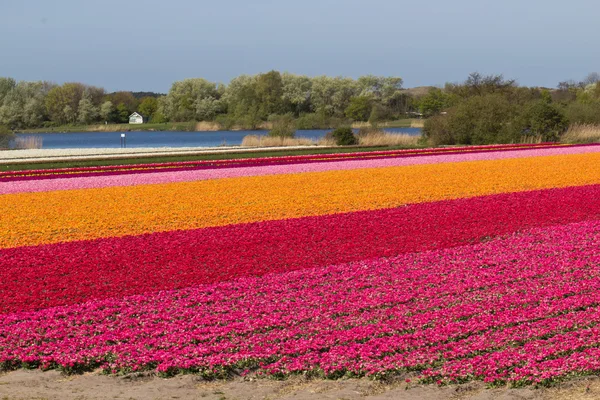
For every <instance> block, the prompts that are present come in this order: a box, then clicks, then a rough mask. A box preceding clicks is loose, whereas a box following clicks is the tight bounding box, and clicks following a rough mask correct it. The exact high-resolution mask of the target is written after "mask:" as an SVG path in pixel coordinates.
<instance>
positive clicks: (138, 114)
mask: <svg viewBox="0 0 600 400" xmlns="http://www.w3.org/2000/svg"><path fill="white" fill-rule="evenodd" d="M136 115H137V116H139V117H142V118H144V116H143V115H142V114H140V113H138V112H134V113H133V114H131V115H130V116H129V118H131V117H133V116H136Z"/></svg>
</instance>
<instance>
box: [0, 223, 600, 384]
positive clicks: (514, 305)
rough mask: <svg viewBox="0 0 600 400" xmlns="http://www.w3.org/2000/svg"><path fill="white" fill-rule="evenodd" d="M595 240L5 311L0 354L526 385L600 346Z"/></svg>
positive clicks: (475, 249)
mask: <svg viewBox="0 0 600 400" xmlns="http://www.w3.org/2000/svg"><path fill="white" fill-rule="evenodd" d="M599 241H600V221H587V222H581V223H576V224H570V225H564V226H555V227H548V228H543V229H534V230H531V231H528V232H523V233H520V234H515V235H512V236H509V237H507V238H504V239H495V240H492V241H489V242H486V243H482V244H476V245H470V246H464V247H458V248H451V249H441V250H434V251H429V252H423V253H411V254H405V255H401V256H397V257H393V258H389V259H374V260H371V261H365V262H356V263H351V264H341V265H337V266H330V267H327V268H318V269H305V270H300V271H294V272H287V273H282V274H276V275H266V276H264V277H262V278H240V279H236V280H233V281H229V282H222V283H218V284H210V285H201V286H198V287H193V288H188V289H180V290H175V291H165V292H160V293H156V294H146V295H137V296H132V297H129V298H125V299H106V300H93V301H90V302H87V303H83V304H79V305H73V306H65V307H57V308H51V309H46V310H41V311H35V312H18V313H13V314H5V315H2V316H0V326H1V327H2V328H1V329H0V363H2V364H3V365H4V366H5V368H10V367H14V366H17V365H21V364H23V363H25V364H27V365H39V366H41V367H45V368H49V367H56V366H60V367H63V368H65V369H86V368H95V367H98V366H100V367H103V368H105V369H107V370H113V371H117V370H122V371H129V370H138V369H147V368H157V369H158V370H159V371H161V372H165V373H172V372H176V371H178V370H191V371H202V372H204V373H207V374H219V373H223V372H226V371H229V370H231V369H241V370H244V369H257V370H258V371H260V372H262V373H266V374H288V373H293V372H297V371H317V370H318V371H322V372H323V373H325V374H329V375H332V376H336V375H339V374H344V373H351V374H359V375H360V374H384V373H387V372H390V371H397V370H399V369H415V368H416V369H425V373H424V375H425V376H427V377H430V378H432V379H442V380H446V379H447V380H460V379H471V378H477V379H487V380H494V381H495V380H519V381H523V380H524V381H536V380H538V379H542V378H541V377H542V374H543V370H542V369H540V367H539V365H541V364H540V363H543V362H547V361H548V359H550V358H553V357H556V358H560V357H565V356H568V355H569V354H571V355H573V354H577V353H578V352H580V351H581V350H585V349H590V348H594V347H595V346H597V345H598V344H600V337H599V336H598V335H597V334H596V333H597V332H596V331H598V329H597V328H595V327H594V326H595V324H596V321H598V318H599V317H600V308H598V305H599V304H600V294H599V293H600V253H599V252H598V243H599ZM587 328H589V329H587ZM573 357H574V356H573ZM571 360H572V361H571V365H573V366H574V367H573V368H574V369H571V370H569V369H565V370H563V371H562V372H561V373H560V374H558V375H561V376H562V375H565V374H569V373H572V372H586V371H580V369H581V368H580V366H581V362H576V359H575V358H572V359H571ZM536 368H537V369H536ZM536 371H537V372H536ZM558 375H557V376H558ZM544 379H545V378H544Z"/></svg>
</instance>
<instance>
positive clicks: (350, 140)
mask: <svg viewBox="0 0 600 400" xmlns="http://www.w3.org/2000/svg"><path fill="white" fill-rule="evenodd" d="M331 135H332V136H333V139H334V140H335V144H337V145H338V146H352V145H355V144H358V139H357V138H356V136H354V133H353V132H352V129H350V128H337V129H336V130H334V131H333V132H332V133H331Z"/></svg>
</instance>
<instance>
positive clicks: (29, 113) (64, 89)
mask: <svg viewBox="0 0 600 400" xmlns="http://www.w3.org/2000/svg"><path fill="white" fill-rule="evenodd" d="M413 100H414V99H413V98H412V96H410V95H409V94H407V93H406V92H405V91H404V90H402V79H401V78H398V77H378V76H371V75H369V76H363V77H360V78H358V79H351V78H343V77H327V76H319V77H314V78H311V77H308V76H302V75H293V74H288V73H283V74H282V73H279V72H277V71H270V72H267V73H264V74H258V75H242V76H239V77H237V78H235V79H233V80H232V81H231V82H229V84H228V85H223V84H219V83H215V82H209V81H207V80H205V79H202V78H194V79H186V80H183V81H178V82H175V83H173V85H172V87H171V89H170V90H169V93H168V94H166V95H156V94H154V93H150V92H149V93H143V92H141V93H131V92H116V93H106V92H105V91H104V89H102V88H99V87H95V86H89V85H85V84H82V83H65V84H63V85H56V84H53V83H50V82H16V81H15V80H14V79H11V78H0V124H3V125H6V126H9V127H10V128H11V129H23V128H36V127H43V126H57V125H65V124H96V123H103V122H108V123H124V122H127V117H128V116H129V115H130V114H131V113H132V112H134V111H137V112H139V113H141V114H142V115H144V116H145V117H147V118H148V119H149V120H150V121H152V122H168V121H170V122H187V121H216V122H219V123H220V124H221V125H222V126H223V127H226V128H227V127H231V126H234V125H236V126H243V127H247V128H256V127H258V126H259V125H260V124H261V123H263V122H265V121H277V120H279V119H280V118H293V119H294V120H296V121H297V122H298V124H299V127H300V128H316V127H321V126H326V125H331V124H333V125H336V124H340V123H342V122H347V121H368V120H371V121H377V120H385V119H395V118H400V117H402V116H405V115H406V112H407V111H409V110H414V109H415V106H414V104H413V103H414V101H413Z"/></svg>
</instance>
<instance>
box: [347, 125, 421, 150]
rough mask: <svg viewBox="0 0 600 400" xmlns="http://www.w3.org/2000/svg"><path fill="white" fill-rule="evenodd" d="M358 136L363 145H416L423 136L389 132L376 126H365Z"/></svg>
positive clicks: (360, 143)
mask: <svg viewBox="0 0 600 400" xmlns="http://www.w3.org/2000/svg"><path fill="white" fill-rule="evenodd" d="M356 136H357V137H358V144H359V145H361V146H416V145H417V144H418V143H419V140H420V138H421V136H419V135H408V134H405V133H389V132H385V131H382V130H381V129H374V128H363V129H361V130H359V131H358V134H357V135H356Z"/></svg>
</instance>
